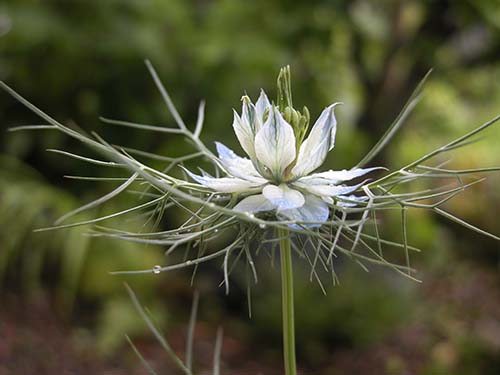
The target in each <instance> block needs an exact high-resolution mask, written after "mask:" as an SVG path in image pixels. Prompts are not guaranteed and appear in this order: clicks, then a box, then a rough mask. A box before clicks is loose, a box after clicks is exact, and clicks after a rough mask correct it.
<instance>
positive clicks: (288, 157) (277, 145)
mask: <svg viewBox="0 0 500 375" xmlns="http://www.w3.org/2000/svg"><path fill="white" fill-rule="evenodd" d="M255 154H256V156H257V159H258V160H259V161H260V162H261V163H262V164H263V165H264V166H266V167H267V168H269V170H270V172H271V173H272V174H273V176H275V177H276V178H278V179H281V178H282V177H283V172H284V170H285V169H286V167H288V166H289V165H290V163H291V162H293V161H294V160H295V135H294V134H293V129H292V127H291V126H290V124H288V123H287V122H286V121H285V119H284V118H283V116H282V115H281V113H280V112H279V110H278V109H277V108H276V107H274V106H272V107H271V108H270V111H269V116H268V118H267V120H266V122H265V123H264V126H263V127H262V129H260V130H259V132H258V133H257V135H256V136H255Z"/></svg>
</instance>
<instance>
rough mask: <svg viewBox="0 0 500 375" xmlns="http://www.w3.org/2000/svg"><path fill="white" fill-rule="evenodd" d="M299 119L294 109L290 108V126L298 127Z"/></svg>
mask: <svg viewBox="0 0 500 375" xmlns="http://www.w3.org/2000/svg"><path fill="white" fill-rule="evenodd" d="M299 121H300V117H299V113H298V112H297V111H296V110H294V109H292V119H291V124H292V126H293V127H294V128H297V127H299ZM299 130H300V128H299Z"/></svg>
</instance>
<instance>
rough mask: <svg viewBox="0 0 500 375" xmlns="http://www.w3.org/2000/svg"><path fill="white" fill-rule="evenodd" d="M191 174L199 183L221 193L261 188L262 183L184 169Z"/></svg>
mask: <svg viewBox="0 0 500 375" xmlns="http://www.w3.org/2000/svg"><path fill="white" fill-rule="evenodd" d="M184 170H185V171H186V173H187V174H189V176H191V178H192V179H193V180H195V181H196V182H198V183H199V184H201V185H203V186H206V187H208V188H210V189H212V190H214V191H218V192H221V193H241V192H245V191H255V190H259V189H260V186H262V183H258V182H252V181H247V180H243V179H241V178H233V177H221V178H217V177H212V176H210V175H207V174H204V175H203V176H199V175H197V174H194V173H192V172H190V171H188V170H187V169H184Z"/></svg>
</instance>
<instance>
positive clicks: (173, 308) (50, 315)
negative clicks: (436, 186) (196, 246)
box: [0, 0, 500, 375]
mask: <svg viewBox="0 0 500 375" xmlns="http://www.w3.org/2000/svg"><path fill="white" fill-rule="evenodd" d="M145 58H148V59H150V60H151V61H152V63H153V64H154V66H155V67H156V69H157V70H158V72H159V74H160V76H161V78H162V80H163V82H164V83H165V85H166V86H167V88H168V89H169V91H170V93H171V95H172V97H173V99H174V102H175V103H176V105H177V106H178V109H179V111H180V113H181V114H182V116H183V117H184V119H185V120H186V122H187V123H188V124H194V122H195V121H196V114H197V106H198V103H199V101H200V100H202V99H205V100H206V104H207V111H206V121H205V124H206V128H205V133H204V135H203V139H204V140H205V141H206V143H207V144H208V145H213V143H212V142H213V141H214V140H220V141H222V142H224V143H226V144H228V145H229V146H231V147H233V148H234V149H235V150H238V152H241V151H240V148H239V146H238V145H237V143H236V138H235V137H234V136H233V134H232V129H231V122H232V108H238V107H239V105H240V102H239V99H240V97H241V95H242V94H243V93H245V92H246V93H248V94H249V95H250V96H251V97H253V98H255V97H256V96H257V95H258V92H259V89H260V88H264V89H265V90H266V91H267V92H268V94H270V95H271V96H274V95H275V92H274V88H275V78H276V75H277V72H278V71H279V68H280V67H281V66H283V65H286V64H290V65H291V67H292V74H293V90H294V103H297V104H299V105H307V106H308V107H309V109H310V111H311V114H312V117H313V118H315V117H316V116H317V115H318V113H319V112H320V111H321V109H322V108H324V107H325V106H326V105H328V104H330V103H332V102H334V101H342V102H344V103H345V105H344V106H343V107H342V108H340V109H339V110H338V111H337V114H338V121H339V125H338V132H337V134H338V136H337V142H336V148H335V150H334V152H332V153H331V155H330V157H329V159H328V161H327V164H325V167H327V168H334V169H336V168H349V167H350V166H352V165H354V164H355V163H356V162H357V161H358V160H359V159H360V158H361V157H362V156H363V155H364V152H366V151H367V150H368V149H369V147H370V145H372V144H373V143H374V142H375V141H376V140H377V138H378V137H380V135H381V134H382V133H383V131H384V129H385V127H386V126H387V125H388V124H389V123H390V122H391V120H392V119H393V118H394V117H395V116H396V114H397V113H398V111H399V110H400V109H401V107H402V105H403V104H404V102H405V100H406V99H407V98H408V96H409V95H410V93H411V91H412V90H413V89H414V87H415V85H416V84H417V83H418V82H419V80H420V79H421V78H422V77H423V76H424V74H425V73H426V72H427V71H428V70H429V69H430V68H433V69H434V72H433V74H432V76H431V79H430V80H429V82H428V84H427V86H426V89H425V91H424V96H423V99H422V101H421V102H420V104H419V105H418V106H417V109H416V111H415V112H414V114H413V115H412V116H411V118H410V119H409V120H408V122H407V124H406V125H405V127H404V128H403V130H402V131H401V133H400V134H399V135H398V136H397V137H396V139H395V140H394V142H393V143H392V144H391V146H390V147H389V148H387V149H386V150H385V153H384V154H383V155H382V156H381V157H379V159H378V160H377V163H379V164H380V163H383V164H384V165H387V166H389V167H391V168H397V167H400V166H402V165H404V163H407V162H409V161H412V160H414V159H416V158H418V157H419V156H421V155H423V154H425V153H427V152H428V151H431V150H432V149H434V148H436V147H438V146H440V145H442V144H444V143H445V142H447V141H449V140H451V139H453V138H456V137H457V136H459V135H461V134H463V133H465V132H467V131H468V130H471V129H472V128H474V127H476V126H478V125H480V124H481V123H482V122H484V121H486V120H487V119H489V118H491V117H493V116H495V115H497V114H498V113H499V112H500V4H499V2H498V1H497V0H453V1H452V0H448V1H440V0H435V1H431V0H428V1H416V0H415V1H413V0H406V1H405V0H384V1H375V0H356V1H347V0H336V1H335V0H332V1H319V0H317V1H291V0H288V1H285V0H282V1H264V0H261V1H251V2H250V1H236V0H221V1H209V0H197V1H183V0H107V1H98V0H85V1H84V0H73V1H66V0H59V1H56V0H50V1H49V0H45V1H42V0H39V1H37V0H7V1H3V2H2V3H1V4H0V79H1V80H4V81H6V82H7V83H8V84H9V85H11V86H12V87H14V88H15V89H16V90H17V91H18V92H20V93H21V94H22V95H24V96H25V97H27V98H28V99H29V100H30V101H32V102H33V103H35V104H36V105H37V106H39V107H41V108H42V109H44V110H45V111H47V112H48V113H50V114H51V115H52V116H54V117H55V118H57V119H59V120H60V121H62V122H64V123H66V124H69V125H71V126H79V127H81V128H83V129H85V130H86V131H90V130H94V131H97V132H98V133H99V134H100V135H102V136H103V137H104V138H105V139H107V140H109V141H111V142H113V143H117V144H121V145H127V146H129V147H135V148H138V149H142V150H145V151H151V152H157V153H160V154H164V155H168V156H172V155H180V154H182V153H183V152H184V150H183V145H182V142H181V141H180V139H178V138H175V137H168V136H158V134H154V133H148V132H144V131H140V130H134V129H127V128H119V127H113V126H109V125H105V124H103V123H101V122H100V121H99V119H98V118H99V116H105V117H110V118H118V119H125V120H130V121H134V122H141V123H146V124H158V125H162V124H171V123H172V119H171V117H170V116H169V114H168V113H167V111H166V108H165V107H164V105H163V102H162V101H161V97H160V95H159V94H158V93H157V91H156V89H155V87H154V84H153V82H152V80H151V78H150V77H149V75H148V73H147V71H146V68H145V66H144V63H143V59H145ZM39 123H40V120H39V119H38V118H36V117H35V116H34V115H33V114H31V113H30V112H29V111H28V110H26V109H25V108H24V107H22V106H21V105H20V104H19V103H17V102H16V101H15V100H14V99H12V98H10V97H9V96H8V95H7V94H6V93H0V124H1V127H2V131H1V132H0V148H1V149H0V154H1V157H0V158H1V160H0V165H1V167H0V223H1V225H0V298H1V301H0V306H1V307H0V373H1V374H4V373H5V374H70V373H71V374H88V373H105V372H106V371H109V373H111V371H114V372H113V373H116V374H141V373H145V372H144V370H143V369H142V368H141V365H140V363H139V360H138V359H137V358H136V357H135V356H134V354H133V352H132V351H131V349H130V348H129V347H128V346H127V343H126V341H125V339H124V334H125V333H127V334H129V335H130V336H131V337H132V338H133V339H134V341H135V342H136V343H137V344H138V346H139V348H140V349H141V350H142V351H143V353H144V354H145V356H146V357H147V358H150V359H151V361H152V363H153V364H154V365H155V366H157V367H158V368H160V369H164V373H171V372H168V371H170V370H168V369H169V368H170V366H171V362H170V361H169V359H168V358H167V356H166V355H165V354H164V353H163V352H162V351H161V350H160V348H159V345H158V344H157V343H155V342H154V340H153V339H152V337H151V334H150V332H148V331H147V329H146V327H145V325H144V323H143V322H142V321H141V320H140V318H138V316H137V314H136V312H135V311H134V310H133V307H132V304H131V302H130V300H129V298H128V297H127V295H126V293H125V290H124V288H123V285H122V283H123V281H125V280H126V281H128V282H129V283H130V285H131V286H132V287H133V288H134V290H135V292H136V293H137V295H138V296H139V298H140V299H141V300H142V301H143V302H144V304H145V305H147V306H148V307H149V308H150V309H151V311H152V313H153V315H154V316H155V317H156V319H157V321H158V323H159V325H160V326H161V327H162V328H163V329H164V331H165V332H167V336H168V337H169V338H170V339H171V342H172V345H173V347H174V348H175V349H176V350H177V351H178V352H179V353H182V351H183V347H184V340H185V328H186V324H187V321H188V316H189V310H190V303H191V299H192V294H193V288H192V287H191V286H190V276H191V274H190V273H189V272H173V273H170V274H166V275H164V274H162V275H161V276H160V277H158V276H152V275H151V276H145V277H129V278H122V277H118V276H111V275H109V273H108V271H112V270H118V269H140V268H145V267H151V266H152V265H153V264H156V263H161V262H162V261H163V251H162V249H161V248H154V247H151V246H150V247H144V246H139V245H135V244H130V243H123V242H115V241H110V240H95V239H92V238H90V237H88V236H84V234H85V233H86V232H87V231H88V229H89V228H78V229H72V230H64V231H57V232H42V233H34V232H33V229H35V228H40V227H44V226H50V225H51V224H53V222H54V220H56V219H57V218H58V217H59V216H61V215H62V214H63V213H65V212H67V211H69V210H71V209H72V208H75V207H78V206H79V205H81V204H83V203H85V202H88V201H90V200H92V199H94V198H96V197H97V196H99V195H102V194H105V193H106V192H108V191H110V190H111V189H112V188H113V186H114V185H112V184H109V183H96V182H86V181H75V180H71V179H65V178H63V176H64V175H85V176H105V175H106V174H105V173H107V172H106V171H103V170H101V169H99V168H97V167H95V166H93V165H88V164H85V163H82V162H79V161H76V160H73V159H69V158H65V157H63V156H61V155H57V154H53V153H48V152H46V151H45V150H46V149H50V148H59V149H65V150H71V151H73V152H76V153H84V154H85V153H86V154H87V155H88V152H87V150H85V149H83V147H82V146H81V145H79V144H77V143H76V142H74V141H72V140H69V139H68V138H67V137H65V136H63V135H61V134H58V133H56V132H52V131H36V132H15V133H8V132H6V130H7V128H8V127H10V126H16V125H25V124H39ZM486 135H487V137H485V139H483V140H481V142H478V143H477V144H474V145H471V146H468V147H466V148H464V149H462V150H460V151H458V152H456V153H454V154H453V158H452V159H451V161H450V163H449V164H448V167H449V168H474V167H491V166H495V165H498V164H499V160H500V158H499V148H500V143H499V137H500V129H498V126H496V128H494V129H490V130H489V131H488V133H487V134H486ZM499 185H500V178H499V175H498V173H497V174H492V175H489V176H488V179H487V180H486V181H485V182H483V183H481V184H479V185H476V186H474V188H472V189H471V190H470V191H468V192H465V193H464V194H462V195H460V196H459V197H458V198H455V199H454V200H453V201H452V202H450V203H448V204H447V205H446V209H447V210H449V211H450V212H453V213H454V214H456V215H458V216H460V217H462V218H464V219H465V220H467V221H469V222H471V223H473V224H474V225H477V226H479V227H481V228H483V229H486V230H489V231H492V232H494V233H496V234H498V233H499V225H498V213H499V211H500V189H499V188H498V186H499ZM128 199H131V198H130V197H126V196H124V197H121V198H120V199H117V200H116V201H114V202H112V203H111V204H108V205H107V206H105V207H104V208H102V209H100V210H99V211H98V212H95V211H94V212H91V213H89V214H87V215H88V217H89V218H91V217H93V216H96V215H98V214H103V213H106V212H108V211H109V212H112V211H113V210H116V209H117V208H119V207H124V206H126V205H127V202H128ZM171 220H173V218H170V217H167V218H165V220H164V223H161V225H163V226H168V225H169V222H170V221H171ZM397 220H399V219H398V218H392V217H390V216H387V217H384V218H383V228H384V235H385V236H386V237H388V238H391V239H400V237H401V234H400V229H399V227H398V222H397ZM112 224H113V223H111V225H112ZM120 225H122V226H123V225H125V226H128V225H129V226H130V227H131V228H136V229H137V227H139V226H140V223H137V222H130V223H128V222H125V223H124V222H121V223H120ZM408 235H409V239H410V242H411V243H412V244H414V245H415V246H418V247H420V248H422V249H424V250H425V251H424V252H422V253H420V254H417V255H415V256H414V257H413V259H412V264H413V266H415V267H416V268H417V269H418V270H419V274H418V276H419V278H420V279H421V280H422V281H423V283H422V284H417V283H414V282H411V281H408V280H406V279H404V278H402V277H401V276H399V275H396V274H394V273H393V272H392V271H390V270H386V269H377V268H372V269H371V270H370V271H371V272H369V273H366V272H364V271H363V270H361V269H360V268H359V267H358V266H357V265H356V264H355V263H352V262H340V263H339V265H338V273H339V276H340V280H341V284H340V286H337V287H329V288H328V290H327V292H328V293H327V295H326V296H324V295H323V294H322V292H321V290H320V289H319V287H318V286H317V284H316V283H314V282H309V277H308V276H309V270H308V264H307V263H306V262H304V261H302V260H297V261H296V262H295V264H296V266H295V269H296V275H297V277H296V288H297V291H296V293H297V297H296V301H297V302H296V303H297V313H296V314H297V318H296V319H297V336H298V359H299V364H300V366H299V367H300V368H302V369H303V373H304V374H305V373H307V374H365V373H370V374H452V373H453V374H459V375H460V374H463V375H466V374H467V375H469V374H498V373H500V268H499V264H500V263H499V260H500V258H499V248H498V243H495V242H494V241H493V240H490V239H487V238H483V237H481V236H480V235H478V234H476V233H474V232H470V231H467V230H465V229H463V228H462V227H459V226H457V225H455V224H451V223H449V222H446V221H445V220H443V219H442V218H438V217H435V216H432V215H429V214H428V213H427V212H422V211H410V216H409V233H408ZM261 258H262V259H260V260H259V274H260V280H259V283H258V284H257V285H256V286H255V287H253V290H252V295H253V298H252V303H253V311H252V318H251V319H250V318H249V317H248V312H247V302H246V292H245V290H246V285H245V278H244V277H243V276H241V277H240V276H239V275H240V273H239V272H234V273H233V279H232V285H231V292H230V295H229V296H225V295H224V291H223V288H218V284H219V282H220V280H221V277H222V275H221V272H220V268H219V264H215V263H214V264H207V265H205V266H204V267H202V268H201V269H200V272H199V273H198V276H197V279H196V281H195V287H196V288H197V289H199V290H200V291H201V304H200V313H199V323H198V326H197V331H196V332H197V334H196V341H197V350H196V357H197V366H198V367H199V368H204V367H206V366H208V364H209V363H210V360H211V356H212V349H213V339H214V337H215V331H216V329H217V326H218V325H222V326H223V327H224V330H225V343H224V348H223V360H224V366H225V371H226V373H231V374H257V373H262V374H279V373H280V372H281V370H280V361H281V341H280V340H281V339H280V334H281V324H280V301H279V274H278V269H276V268H272V267H271V266H270V265H269V262H268V260H267V259H265V257H261ZM241 273H244V267H242V268H241Z"/></svg>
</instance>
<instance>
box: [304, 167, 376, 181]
mask: <svg viewBox="0 0 500 375" xmlns="http://www.w3.org/2000/svg"><path fill="white" fill-rule="evenodd" d="M376 169H384V168H382V167H374V168H356V169H351V170H346V169H343V170H341V171H333V170H329V171H326V172H320V173H313V174H311V175H309V176H305V177H302V178H299V180H298V181H301V182H304V183H309V184H338V183H339V182H342V181H349V180H352V179H354V178H357V177H360V176H363V175H365V174H367V173H369V172H372V171H374V170H376Z"/></svg>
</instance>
